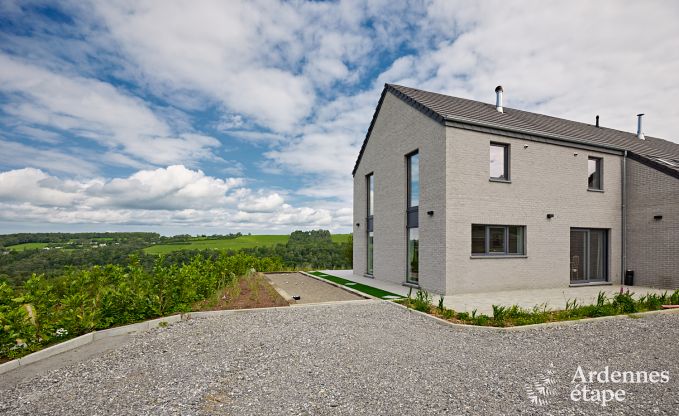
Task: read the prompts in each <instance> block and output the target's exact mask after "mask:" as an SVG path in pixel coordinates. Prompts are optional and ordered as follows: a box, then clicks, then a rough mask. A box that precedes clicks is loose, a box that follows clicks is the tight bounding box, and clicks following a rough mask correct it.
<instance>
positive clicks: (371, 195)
mask: <svg viewBox="0 0 679 416" xmlns="http://www.w3.org/2000/svg"><path fill="white" fill-rule="evenodd" d="M366 182H367V188H368V198H367V200H368V217H372V216H373V213H374V212H373V211H374V209H375V207H374V204H375V179H374V176H373V174H372V173H371V174H369V175H368V176H366Z"/></svg>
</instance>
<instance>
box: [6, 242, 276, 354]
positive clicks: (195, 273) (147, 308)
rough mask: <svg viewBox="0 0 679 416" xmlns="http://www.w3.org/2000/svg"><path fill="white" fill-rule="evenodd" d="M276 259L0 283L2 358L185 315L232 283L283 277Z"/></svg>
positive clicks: (163, 264) (238, 257) (160, 265)
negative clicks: (275, 274) (257, 275)
mask: <svg viewBox="0 0 679 416" xmlns="http://www.w3.org/2000/svg"><path fill="white" fill-rule="evenodd" d="M281 268H282V263H281V261H280V260H278V259H269V258H257V257H254V256H250V255H246V254H243V253H237V254H235V255H226V254H221V255H217V256H215V257H209V258H208V257H205V256H201V255H197V256H195V257H193V258H192V259H190V260H189V261H186V262H182V263H168V262H167V261H166V259H165V258H163V257H158V258H157V259H156V261H155V264H154V265H153V267H152V268H151V270H147V269H146V268H144V267H143V266H142V265H141V264H140V262H139V260H138V259H136V258H132V260H131V261H130V264H129V265H128V266H117V265H107V266H94V267H92V268H89V269H84V270H77V269H70V270H67V271H66V272H65V273H64V274H63V275H62V276H59V277H57V278H54V279H50V280H46V279H44V278H43V277H42V276H39V275H33V276H31V278H30V279H28V280H27V281H26V283H25V284H24V286H23V288H22V293H20V294H16V293H14V291H13V290H12V288H11V287H10V286H9V285H7V283H5V282H0V357H9V358H14V357H17V356H20V355H23V354H25V353H27V352H30V351H32V350H36V349H39V348H41V347H42V346H44V345H47V344H49V343H51V342H54V341H56V340H64V339H67V338H69V337H75V336H78V335H81V334H84V333H86V332H90V331H92V330H96V329H103V328H108V327H111V326H115V325H124V324H129V323H132V322H137V321H141V320H144V319H149V318H156V317H159V316H164V315H168V314H173V313H177V312H185V311H188V310H190V308H191V305H192V304H193V303H195V302H196V301H199V300H203V299H206V298H208V297H210V296H212V295H213V294H214V293H215V292H217V291H218V290H220V289H221V288H224V287H226V286H227V285H228V284H229V283H231V282H234V281H236V278H235V277H236V276H242V275H245V274H247V273H249V272H250V271H251V270H252V269H255V270H259V271H264V272H265V271H274V270H280V269H281Z"/></svg>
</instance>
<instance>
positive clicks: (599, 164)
mask: <svg viewBox="0 0 679 416" xmlns="http://www.w3.org/2000/svg"><path fill="white" fill-rule="evenodd" d="M590 160H593V161H595V162H596V173H597V176H598V177H599V187H598V188H594V187H591V186H590V184H589V177H590V175H589V162H590ZM587 190H588V191H594V192H603V190H604V158H603V157H597V156H588V157H587Z"/></svg>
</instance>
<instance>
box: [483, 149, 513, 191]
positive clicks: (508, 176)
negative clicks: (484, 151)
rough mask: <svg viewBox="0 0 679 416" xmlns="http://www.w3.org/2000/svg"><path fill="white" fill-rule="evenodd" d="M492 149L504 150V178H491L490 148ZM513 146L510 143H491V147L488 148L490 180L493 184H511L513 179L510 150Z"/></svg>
mask: <svg viewBox="0 0 679 416" xmlns="http://www.w3.org/2000/svg"><path fill="white" fill-rule="evenodd" d="M492 147H500V148H502V149H503V150H504V158H503V163H504V174H503V176H504V177H499V178H498V177H495V176H490V148H492ZM510 148H511V145H510V144H509V143H502V142H490V146H489V148H488V178H489V179H488V180H490V181H491V182H505V183H510V182H511V181H512V178H511V166H510V161H511V158H510V152H511V150H510Z"/></svg>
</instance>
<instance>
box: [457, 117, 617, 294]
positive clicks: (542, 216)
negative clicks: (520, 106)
mask: <svg viewBox="0 0 679 416" xmlns="http://www.w3.org/2000/svg"><path fill="white" fill-rule="evenodd" d="M491 141H497V142H502V143H508V144H510V155H511V161H510V166H511V172H510V177H511V183H496V182H490V181H489V166H488V159H489V156H488V155H489V146H490V142H491ZM447 143H448V144H447V167H446V170H447V177H448V180H447V189H446V199H447V202H446V206H447V225H446V228H447V234H446V236H447V250H448V253H447V257H446V261H447V270H448V275H447V279H448V284H447V290H448V293H469V292H484V291H495V290H515V289H516V290H519V289H533V288H554V287H568V285H569V284H570V229H571V227H582V228H605V229H609V230H610V231H609V280H610V281H612V282H613V283H619V282H620V277H621V274H620V268H621V267H620V266H621V250H622V244H621V232H620V230H621V228H622V224H621V218H622V214H621V205H622V199H621V176H622V165H621V163H622V157H621V156H618V155H611V154H604V153H600V152H596V151H590V150H583V149H575V148H571V147H566V146H560V145H555V144H548V143H542V142H537V141H532V140H525V139H515V138H508V137H503V136H497V135H493V134H490V133H483V132H477V131H471V130H465V129H459V128H453V127H448V129H447ZM576 153H577V156H576V155H575V154H576ZM588 156H597V157H601V158H603V160H604V163H603V173H604V192H591V191H588V190H587V158H588ZM548 213H551V214H554V218H552V219H547V218H546V216H547V214H548ZM472 224H497V225H525V226H526V239H527V243H526V250H527V252H526V254H527V257H526V258H480V259H479V258H474V259H472V258H470V257H471V225H472Z"/></svg>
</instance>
